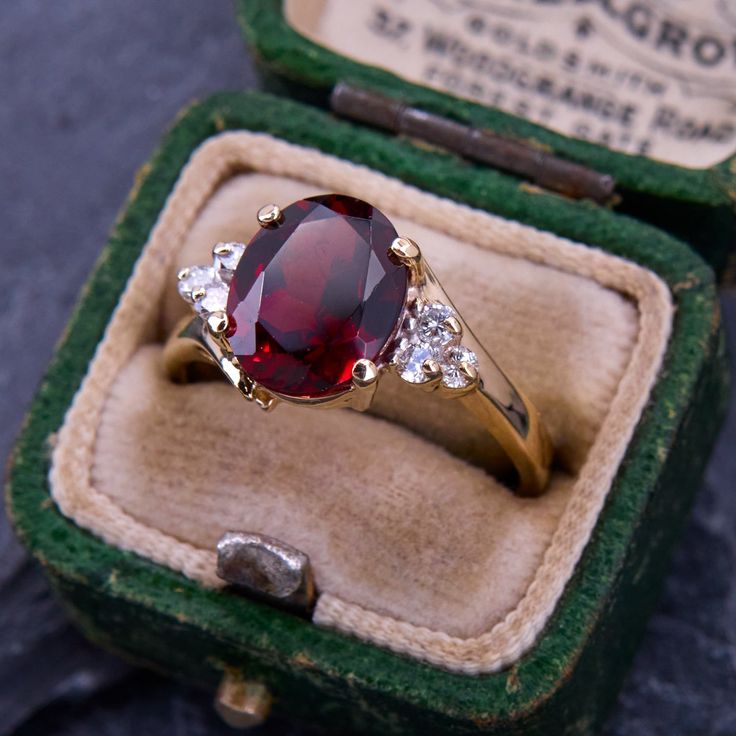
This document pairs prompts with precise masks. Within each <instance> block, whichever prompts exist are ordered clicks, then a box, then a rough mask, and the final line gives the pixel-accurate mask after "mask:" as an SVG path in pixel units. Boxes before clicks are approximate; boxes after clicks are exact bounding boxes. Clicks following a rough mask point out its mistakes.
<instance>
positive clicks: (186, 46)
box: [0, 0, 736, 736]
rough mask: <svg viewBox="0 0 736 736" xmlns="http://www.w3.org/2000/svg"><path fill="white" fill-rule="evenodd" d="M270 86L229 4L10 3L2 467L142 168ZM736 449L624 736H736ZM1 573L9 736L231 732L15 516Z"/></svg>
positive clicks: (4, 39) (719, 477)
mask: <svg viewBox="0 0 736 736" xmlns="http://www.w3.org/2000/svg"><path fill="white" fill-rule="evenodd" d="M255 84H256V80H255V76H254V73H253V69H252V65H251V63H250V61H249V59H248V57H247V55H246V52H245V50H244V48H243V44H242V40H241V37H240V35H239V33H238V30H237V28H236V24H235V21H234V18H233V12H232V8H231V7H230V5H229V3H227V2H212V1H211V0H156V1H155V2H151V0H125V1H124V2H112V1H109V0H108V1H107V2H105V1H103V0H63V1H60V0H46V1H45V2H43V1H42V0H3V2H2V3H0V91H1V92H2V103H1V104H0V132H1V133H2V145H1V146H0V193H1V196H0V211H1V212H2V230H1V231H0V232H1V233H2V235H1V236H0V237H1V238H2V240H1V241H0V244H1V245H0V247H1V248H2V255H3V263H4V268H3V269H2V270H0V324H2V328H0V329H2V339H3V355H4V360H2V361H0V395H1V396H2V407H3V408H2V412H3V413H2V422H1V423H0V455H2V456H3V457H4V456H6V455H7V453H8V451H9V450H10V447H11V443H12V441H13V438H14V436H15V434H16V433H17V431H18V428H19V425H20V422H21V419H22V416H23V413H24V411H25V408H26V406H27V404H28V401H29V400H30V398H31V395H32V394H33V391H34V388H35V386H36V384H37V382H38V380H39V379H40V377H41V374H42V372H43V369H44V366H45V364H46V362H47V360H48V358H49V356H50V354H51V351H52V348H53V345H54V342H55V340H56V339H57V338H58V336H59V334H60V332H61V330H62V327H63V325H64V323H65V322H66V319H67V317H68V315H69V312H70V310H71V308H72V305H73V303H74V300H75V298H76V294H77V291H78V289H79V288H80V286H81V284H82V283H83V281H84V279H85V278H86V276H87V274H88V272H89V270H90V268H91V266H92V263H93V262H94V259H95V258H96V256H97V254H98V252H99V250H100V248H101V247H102V245H103V243H104V242H105V238H106V234H107V231H108V229H109V228H110V226H111V223H112V222H113V219H114V217H115V214H116V211H117V209H118V207H119V206H120V205H121V203H122V202H123V200H124V198H125V195H126V193H127V191H128V189H129V187H130V186H131V182H132V179H133V173H134V171H135V170H136V168H137V167H138V166H139V165H140V164H142V163H143V162H144V161H145V160H146V158H147V157H148V155H149V154H150V152H151V151H152V149H153V147H154V146H155V145H156V142H157V141H158V139H159V137H160V135H161V133H162V131H163V130H164V129H165V128H166V127H167V125H168V124H169V123H170V122H171V120H172V119H173V117H174V115H175V114H176V112H177V111H178V110H179V109H180V108H181V107H182V106H183V105H185V104H186V103H187V102H189V101H191V100H192V99H193V98H198V97H199V98H201V97H203V96H205V95H207V94H209V93H210V92H213V91H216V90H222V89H243V88H246V87H253V86H255ZM723 305H724V312H725V316H726V322H727V326H728V328H729V331H730V342H731V345H732V346H734V345H736V294H734V293H731V294H726V295H725V296H724V298H723ZM735 442H736V414H735V413H734V411H732V412H731V416H730V418H729V421H728V425H727V427H726V429H725V432H724V435H723V436H722V438H721V442H720V445H719V447H718V449H717V451H716V453H715V455H714V457H713V461H712V463H711V465H710V468H709V471H708V474H707V477H706V480H705V484H704V487H703V489H702V492H701V493H700V495H699V498H698V501H697V506H696V509H695V514H694V516H693V519H692V521H691V522H690V524H689V527H688V529H687V532H686V534H685V536H684V538H683V540H682V544H681V545H680V548H679V550H678V552H677V555H676V558H675V562H674V565H673V568H672V572H671V574H670V576H669V579H668V581H667V586H666V591H665V594H664V597H663V599H662V601H661V603H660V605H659V608H658V610H657V613H656V615H655V616H654V617H653V618H652V620H651V623H650V624H649V629H648V633H647V635H646V638H645V640H644V642H643V644H642V647H641V650H640V652H639V655H638V657H637V659H636V662H635V664H634V667H633V670H632V671H631V674H630V676H629V677H628V679H627V681H626V684H625V686H624V689H623V691H622V693H621V697H620V700H619V703H618V706H617V708H616V710H615V713H614V714H613V716H612V718H611V721H610V723H609V726H608V728H607V734H608V735H609V736H613V735H616V736H619V735H620V736H638V735H641V736H658V735H659V734H662V736H672V735H673V734H698V736H702V735H704V734H720V735H722V736H731V735H732V734H736V703H735V701H736V533H735V530H736V493H734V491H736V488H734V481H735V480H736V453H735V452H734V447H735V444H734V443H735ZM0 560H2V565H1V566H0V716H2V717H0V736H4V735H5V734H10V733H16V734H34V735H35V734H47V735H51V734H70V735H71V734H74V735H75V736H84V735H86V734H90V735H91V734H95V736H99V735H101V734H102V735H104V734H119V735H120V736H122V735H123V734H156V733H166V734H170V735H171V736H195V735H199V734H220V733H222V734H224V733H227V732H228V730H227V729H226V728H225V727H224V726H222V725H221V724H220V723H219V722H218V720H217V719H216V717H215V716H214V715H213V714H212V711H211V707H210V701H209V697H208V696H206V695H203V694H201V693H199V692H196V691H193V690H191V689H187V688H184V687H181V686H179V685H176V684H173V683H171V682H169V681H167V680H164V679H161V678H159V677H156V676H154V675H152V674H150V673H147V672H142V671H139V670H134V669H131V668H130V667H128V666H127V665H125V664H122V663H121V662H120V661H119V660H117V659H115V658H114V657H112V656H110V655H108V654H105V653H103V652H100V651H98V650H97V649H95V648H93V647H92V646H91V645H89V644H87V643H86V642H85V641H84V640H83V639H82V638H81V637H80V636H79V635H78V634H77V633H76V632H75V631H74V630H73V629H72V628H71V627H70V626H69V624H68V623H67V622H66V619H65V618H64V615H63V613H62V612H61V610H60V608H59V605H58V604H57V603H56V601H55V600H54V599H53V598H52V597H51V596H50V594H49V590H48V587H47V585H46V583H45V581H44V580H43V578H42V576H41V574H40V573H39V571H38V570H37V569H36V567H35V566H34V565H33V564H32V563H31V562H30V561H29V560H28V558H27V556H26V555H25V554H24V552H23V550H22V549H21V548H20V547H19V546H18V544H17V543H16V542H15V541H14V539H13V537H12V535H11V532H10V530H9V528H8V525H7V522H6V521H5V520H4V519H2V518H0ZM301 732H302V729H301V728H300V727H299V726H286V725H284V724H278V723H273V724H270V725H269V727H268V728H267V729H264V730H263V731H262V733H264V734H265V733H272V734H276V733H292V734H297V733H301Z"/></svg>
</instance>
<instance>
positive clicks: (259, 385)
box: [164, 194, 552, 496]
mask: <svg viewBox="0 0 736 736" xmlns="http://www.w3.org/2000/svg"><path fill="white" fill-rule="evenodd" d="M258 223H259V225H260V228H259V230H258V232H257V233H256V234H255V235H254V236H253V238H252V239H251V240H250V242H249V243H248V244H247V246H246V245H244V244H242V243H218V244H217V245H215V247H214V248H213V263H212V265H201V266H192V267H190V268H185V269H182V270H181V271H179V273H178V289H179V294H180V295H181V296H182V298H183V299H184V300H185V301H187V302H188V303H189V304H190V305H191V307H192V308H193V310H194V312H195V313H196V314H195V316H194V317H187V318H186V319H185V320H184V321H183V322H182V323H181V324H179V325H178V326H177V328H176V329H175V330H174V332H173V333H172V335H171V337H170V338H169V340H168V342H167V344H166V347H165V349H164V363H165V367H166V370H167V373H168V374H169V376H170V377H171V378H172V379H174V380H178V381H183V380H188V379H190V378H191V377H192V376H193V371H194V370H195V369H196V368H197V366H200V367H201V366H202V365H204V366H209V367H210V368H212V367H216V368H217V369H219V372H221V373H222V374H224V375H225V377H226V378H227V379H228V380H229V381H230V383H232V384H233V385H234V386H235V387H236V388H237V389H238V390H239V391H240V393H241V394H242V395H243V396H244V397H245V398H246V399H248V400H249V401H255V402H256V403H257V404H258V405H259V406H260V407H261V408H263V409H265V410H271V409H273V408H274V407H275V406H276V405H277V404H278V403H279V402H282V401H283V402H288V403H292V404H298V405H300V406H307V407H313V408H335V407H350V408H352V409H357V410H358V411H365V410H366V409H368V408H369V407H370V405H371V401H372V400H373V397H374V395H375V392H376V389H377V387H378V383H379V381H380V379H381V376H382V375H384V374H386V373H387V372H394V373H396V374H398V375H399V376H400V377H401V378H402V379H403V381H404V382H405V384H407V385H409V386H411V387H412V388H418V389H421V390H424V391H429V392H436V393H438V394H439V395H440V396H441V397H444V398H448V399H452V400H457V401H460V402H462V404H463V405H464V406H465V407H466V408H467V409H468V410H469V411H470V412H471V413H472V414H474V415H475V416H476V417H477V418H478V419H479V420H480V422H481V424H482V425H483V427H484V429H485V430H486V431H487V432H488V433H490V435H491V436H492V437H493V438H494V439H495V440H496V442H497V443H498V444H499V445H500V446H501V448H502V449H503V451H504V452H505V453H506V454H507V455H508V457H509V459H510V460H511V462H512V464H513V466H514V468H515V469H516V472H517V475H518V482H517V483H516V491H517V492H518V493H519V494H521V495H530V496H533V495H538V494H540V493H542V492H543V491H544V489H545V486H546V485H547V480H548V477H549V466H550V462H551V459H552V447H551V444H550V441H549V437H548V434H547V431H546V430H545V427H544V425H543V423H542V420H541V418H540V415H539V412H538V411H537V410H536V408H535V407H534V406H533V404H532V403H531V402H530V401H529V399H528V398H527V397H526V396H524V394H523V393H522V392H521V391H519V390H518V389H517V388H515V387H514V385H513V384H512V383H511V381H510V380H509V379H508V378H507V377H506V375H505V374H504V372H503V371H502V370H501V369H500V368H499V366H498V365H497V364H496V362H495V361H494V360H493V358H491V356H490V355H489V354H488V352H487V351H486V350H485V348H484V347H483V346H482V345H481V344H480V342H479V341H478V339H477V338H476V337H475V335H474V334H473V333H472V331H471V330H470V328H469V327H468V325H467V324H466V322H465V321H464V319H463V318H462V316H461V315H460V314H459V312H458V311H457V310H456V309H455V307H454V306H453V305H452V302H451V301H450V298H449V297H448V295H447V294H446V293H445V291H444V289H443V288H442V286H441V285H440V283H439V281H438V280H437V278H436V276H435V275H434V273H433V272H432V269H431V268H430V267H429V265H428V263H427V261H426V259H424V258H423V257H422V253H421V250H420V248H419V246H418V245H417V244H416V243H415V242H414V241H413V240H410V239H409V238H406V237H398V235H397V233H396V230H395V228H394V226H393V225H392V224H391V222H390V221H389V220H388V218H387V217H386V216H385V215H384V214H383V213H382V212H380V211H379V210H377V209H376V208H375V207H373V206H372V205H370V204H368V203H367V202H364V201H362V200H359V199H355V198H353V197H348V196H345V195H340V194H329V195H320V196H316V197H309V198H307V199H302V200H299V201H298V202H295V203H293V204H291V205H289V206H288V207H285V208H284V209H283V210H282V209H281V208H279V207H278V206H276V205H274V204H271V205H266V206H265V207H262V208H261V209H260V210H259V211H258ZM216 372H217V371H216Z"/></svg>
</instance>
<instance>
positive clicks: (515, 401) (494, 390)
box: [163, 213, 552, 496]
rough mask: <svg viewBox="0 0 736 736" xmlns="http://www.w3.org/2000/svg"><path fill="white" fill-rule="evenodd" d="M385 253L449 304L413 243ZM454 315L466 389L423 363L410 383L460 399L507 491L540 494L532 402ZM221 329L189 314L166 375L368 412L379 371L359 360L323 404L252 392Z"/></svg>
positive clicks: (537, 424) (544, 457)
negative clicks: (508, 479)
mask: <svg viewBox="0 0 736 736" xmlns="http://www.w3.org/2000/svg"><path fill="white" fill-rule="evenodd" d="M269 214H271V213H269ZM391 252H392V254H393V256H395V257H396V258H397V259H399V260H400V261H401V262H403V263H404V264H405V265H406V266H407V267H408V268H409V270H410V273H411V278H410V283H411V288H412V289H420V290H421V294H422V297H423V298H426V299H428V300H437V301H440V302H442V303H444V304H446V305H448V306H450V307H452V306H453V305H452V302H451V300H450V298H449V296H448V295H447V293H446V292H445V290H444V289H443V288H442V286H441V285H440V283H439V281H438V280H437V278H436V276H435V275H434V273H433V272H432V270H431V268H429V266H428V265H427V263H426V261H425V260H424V259H423V257H422V254H421V251H420V249H419V246H418V245H417V244H416V243H414V242H413V241H411V240H409V239H408V238H397V239H396V241H394V244H393V245H392V248H391ZM453 309H454V307H453ZM454 311H455V314H457V318H455V317H453V318H452V320H453V322H452V324H451V325H448V328H450V329H451V331H452V332H453V334H457V335H462V339H463V345H465V346H466V347H467V348H469V349H470V350H472V351H473V352H474V353H475V355H476V357H477V360H478V365H477V367H476V366H473V365H470V364H468V365H465V364H464V365H463V366H462V368H463V369H464V372H465V373H466V376H467V377H468V379H469V381H470V383H469V386H468V387H467V388H466V389H463V390H460V391H458V390H456V389H446V388H445V387H443V386H441V372H438V371H435V370H434V369H435V368H437V369H439V365H436V366H435V365H427V366H426V367H425V368H424V370H425V372H426V373H427V375H428V376H429V375H430V373H432V376H431V377H430V378H431V379H432V380H430V381H427V382H425V383H424V384H417V385H418V386H419V387H420V388H421V387H423V388H424V390H439V391H440V393H441V395H444V396H447V397H450V398H454V399H455V400H457V401H460V402H461V403H462V404H463V406H464V407H465V409H466V410H467V411H469V412H470V413H472V414H473V415H474V416H475V417H476V418H477V419H478V420H479V421H480V423H481V425H482V426H483V427H484V429H485V430H486V431H487V432H488V433H489V434H490V435H491V436H492V437H493V438H494V439H495V441H496V442H497V443H498V444H499V445H500V447H501V449H502V450H503V451H504V452H505V453H506V454H507V455H508V457H509V459H510V460H511V462H512V463H513V465H514V467H515V468H516V471H517V473H518V481H519V482H518V485H517V487H516V488H515V491H516V492H517V493H518V494H519V495H523V496H537V495H540V494H541V493H543V492H544V490H545V488H546V486H547V483H548V480H549V468H550V464H551V461H552V444H551V442H550V438H549V435H548V433H547V431H546V428H545V426H544V423H543V422H542V418H541V417H540V415H539V412H538V411H537V409H536V407H535V406H534V405H533V404H532V402H531V401H530V400H529V399H528V398H527V397H526V396H525V395H524V394H523V393H522V392H521V391H519V390H518V389H517V388H516V387H515V386H514V385H513V384H512V383H511V381H510V380H509V379H508V378H507V377H506V375H505V374H504V372H503V371H502V370H501V368H500V367H499V366H498V365H497V364H496V362H495V361H494V360H493V358H492V357H491V356H490V355H489V354H488V352H487V351H486V350H485V348H484V347H483V346H482V345H481V344H480V342H479V341H478V339H477V338H476V337H475V335H474V334H473V332H472V331H471V330H470V328H469V327H468V325H467V323H466V322H465V320H464V319H463V318H462V315H461V314H460V313H459V312H458V311H457V309H454ZM226 324H227V316H226V315H224V313H220V314H217V315H215V316H214V318H213V317H211V318H210V319H209V320H207V321H205V320H203V319H201V318H200V317H196V316H195V317H194V318H190V317H187V318H185V319H184V320H182V322H180V323H179V324H178V325H177V327H176V328H175V329H174V331H173V332H172V334H171V336H170V337H169V339H168V341H167V343H166V346H165V348H164V356H163V357H164V366H165V370H166V372H167V374H168V375H169V377H170V378H171V379H172V380H175V381H178V382H184V381H186V380H189V378H190V377H191V371H190V368H191V366H192V365H193V364H205V365H208V366H210V367H212V366H213V365H214V366H217V367H218V368H219V370H220V371H221V372H222V373H223V374H224V375H225V377H226V378H227V379H228V380H229V381H230V382H231V383H232V384H233V385H234V386H235V387H236V388H237V389H238V390H239V391H240V393H241V394H242V395H243V396H244V397H245V398H246V399H248V400H249V401H255V402H256V403H257V404H258V405H259V406H260V407H261V408H262V409H265V410H270V409H272V408H273V407H274V406H276V404H278V403H279V402H280V401H285V402H287V403H294V404H299V405H303V406H310V407H313V408H335V407H351V408H353V409H357V410H359V411H365V410H366V409H368V408H369V407H370V404H371V401H372V399H373V396H374V394H375V391H376V388H377V385H378V383H379V381H380V376H381V373H382V371H384V370H386V369H387V366H376V365H375V364H374V363H372V362H371V361H367V360H359V361H357V362H356V364H355V366H354V368H353V382H352V385H351V386H350V388H349V389H348V390H347V391H346V392H345V394H342V395H338V396H335V397H328V398H326V399H325V398H295V397H289V396H283V395H279V394H274V393H272V392H270V391H268V390H267V389H265V388H264V387H262V386H259V385H258V384H257V383H256V382H255V381H253V379H251V378H250V377H249V376H248V375H246V374H245V372H244V371H243V370H242V369H241V367H240V365H239V364H238V361H237V358H236V357H235V356H234V355H233V354H232V351H231V349H230V346H229V343H228V341H227V339H226V338H225V336H224V333H225V328H226ZM433 371H434V372H433ZM435 373H436V374H437V375H434V374H435Z"/></svg>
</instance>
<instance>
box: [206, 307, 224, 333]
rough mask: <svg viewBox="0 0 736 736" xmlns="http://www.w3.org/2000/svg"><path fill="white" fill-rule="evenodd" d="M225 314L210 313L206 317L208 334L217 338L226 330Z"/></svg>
mask: <svg viewBox="0 0 736 736" xmlns="http://www.w3.org/2000/svg"><path fill="white" fill-rule="evenodd" d="M227 324H228V320H227V313H225V312H222V311H217V312H212V313H211V314H210V315H208V317H207V327H209V330H210V332H211V333H212V334H213V335H216V336H217V337H220V336H221V335H223V334H224V332H225V330H227Z"/></svg>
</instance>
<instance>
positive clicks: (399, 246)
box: [391, 238, 422, 265]
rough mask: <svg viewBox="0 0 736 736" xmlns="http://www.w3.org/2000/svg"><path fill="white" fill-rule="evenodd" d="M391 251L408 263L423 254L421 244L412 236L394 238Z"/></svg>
mask: <svg viewBox="0 0 736 736" xmlns="http://www.w3.org/2000/svg"><path fill="white" fill-rule="evenodd" d="M391 252H392V253H393V254H394V255H395V256H396V258H398V259H399V260H400V261H401V262H402V263H406V264H407V265H408V264H409V263H410V262H411V261H416V260H417V259H418V258H421V256H422V252H421V251H420V250H419V246H418V245H417V244H416V243H415V242H414V241H413V240H411V238H394V240H393V242H392V243H391Z"/></svg>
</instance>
